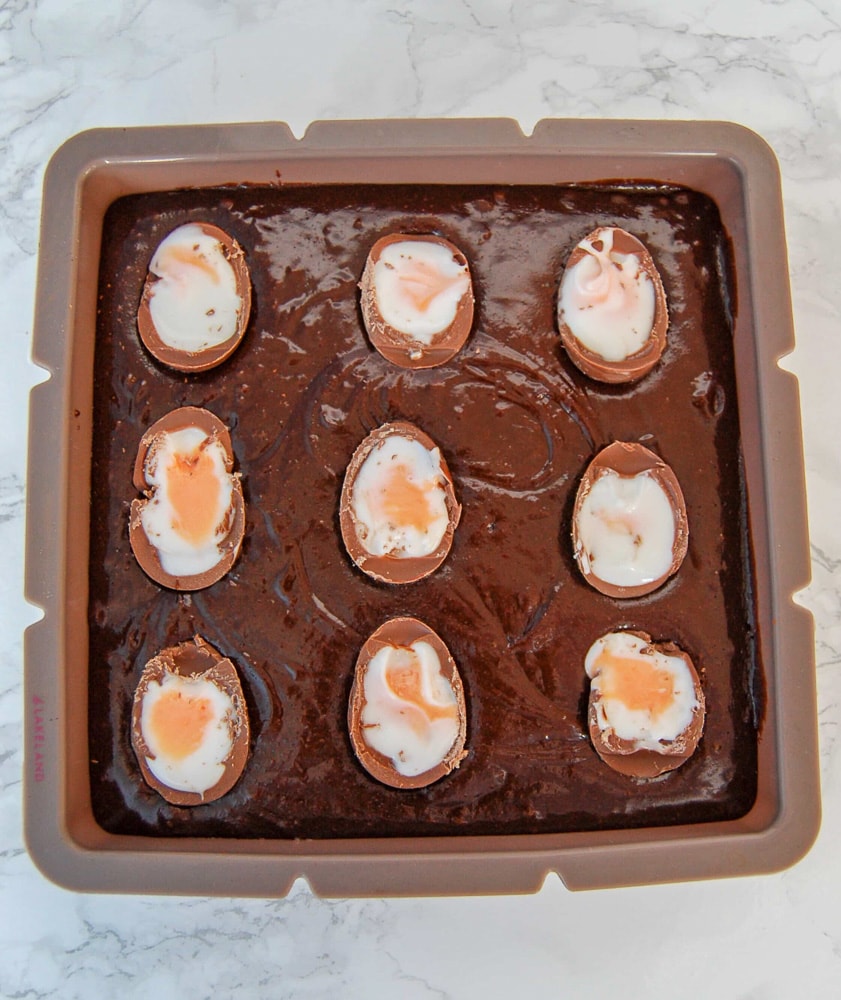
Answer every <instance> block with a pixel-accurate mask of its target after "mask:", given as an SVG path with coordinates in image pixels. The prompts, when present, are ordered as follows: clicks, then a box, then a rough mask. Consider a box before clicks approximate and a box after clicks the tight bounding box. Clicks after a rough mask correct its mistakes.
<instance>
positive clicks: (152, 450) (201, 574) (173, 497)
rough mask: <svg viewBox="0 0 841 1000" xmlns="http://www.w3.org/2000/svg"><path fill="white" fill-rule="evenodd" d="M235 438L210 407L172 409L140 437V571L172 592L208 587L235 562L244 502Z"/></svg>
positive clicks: (132, 531) (136, 548)
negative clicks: (237, 464)
mask: <svg viewBox="0 0 841 1000" xmlns="http://www.w3.org/2000/svg"><path fill="white" fill-rule="evenodd" d="M233 462H234V455H233V449H232V446H231V436H230V434H229V432H228V429H227V427H226V426H225V425H224V424H223V423H222V421H221V420H220V419H219V418H218V417H217V416H215V414H213V413H210V411H208V410H204V409H201V408H199V407H194V406H185V407H181V408H180V409H177V410H171V411H170V412H169V413H167V414H166V415H165V416H164V417H162V418H161V419H160V420H158V421H157V422H156V423H154V424H153V425H152V426H151V427H150V428H149V430H147V431H146V433H145V434H144V435H143V437H142V438H141V439H140V444H139V447H138V450H137V459H136V461H135V465H134V485H135V487H136V488H137V489H138V490H139V491H141V492H142V493H144V494H145V497H144V499H142V500H139V499H138V500H133V501H132V504H131V512H130V514H129V540H130V542H131V547H132V551H133V552H134V555H135V557H136V559H137V561H138V563H139V564H140V567H141V569H143V571H144V572H145V573H146V574H147V575H148V576H150V577H151V578H152V579H153V580H154V581H155V582H156V583H160V584H161V585H162V586H164V587H170V588H171V589H173V590H201V589H203V588H204V587H209V586H210V585H211V584H213V583H215V582H216V581H217V580H220V579H221V578H222V577H223V576H224V575H225V574H226V573H227V572H228V570H229V569H230V568H231V567H232V566H233V564H234V562H235V561H236V558H237V555H238V554H239V550H240V546H241V544H242V539H243V535H244V532H245V501H244V500H243V495H242V485H241V483H240V477H239V473H235V472H233V471H232V470H233Z"/></svg>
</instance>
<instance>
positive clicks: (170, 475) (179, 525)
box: [167, 447, 221, 544]
mask: <svg viewBox="0 0 841 1000" xmlns="http://www.w3.org/2000/svg"><path fill="white" fill-rule="evenodd" d="M220 490H221V484H220V482H219V477H218V476H217V474H216V469H215V468H214V465H213V459H212V457H211V456H210V455H209V454H208V453H207V451H206V450H205V449H204V448H201V447H200V448H196V449H195V450H194V451H191V452H181V453H178V454H176V455H174V456H173V459H172V461H171V462H170V464H169V466H168V467H167V494H168V496H169V501H170V503H171V504H172V513H173V518H172V527H173V528H174V529H175V531H177V532H178V534H179V535H181V536H182V537H183V538H186V539H187V541H188V542H192V543H194V544H200V543H202V542H204V541H205V540H206V539H207V537H208V536H209V535H211V534H212V533H213V532H214V531H215V530H216V523H217V508H218V505H219V492H220Z"/></svg>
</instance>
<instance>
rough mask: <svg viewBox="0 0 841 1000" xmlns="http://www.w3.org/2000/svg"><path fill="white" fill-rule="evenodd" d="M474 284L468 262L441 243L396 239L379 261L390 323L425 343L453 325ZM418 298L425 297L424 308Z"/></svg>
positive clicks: (381, 295)
mask: <svg viewBox="0 0 841 1000" xmlns="http://www.w3.org/2000/svg"><path fill="white" fill-rule="evenodd" d="M469 287H470V272H469V270H468V268H467V266H466V265H465V264H461V263H459V261H457V260H456V259H455V258H454V257H453V253H452V251H451V250H449V249H448V248H447V247H445V246H442V245H441V244H440V243H426V242H422V241H420V240H411V241H409V240H407V241H405V242H401V243H390V244H389V245H388V246H387V247H385V248H384V249H383V251H382V253H381V254H380V258H379V260H378V261H377V262H376V264H375V265H374V290H375V291H374V294H375V296H376V300H377V306H378V308H379V311H380V315H381V316H382V317H383V319H384V320H385V321H386V323H388V325H389V326H391V327H393V328H394V329H395V330H399V331H400V332H401V333H405V334H407V335H409V336H410V337H411V338H412V339H413V340H417V341H419V342H420V343H422V344H430V343H431V342H432V338H433V337H434V336H435V335H436V334H438V333H441V332H442V331H444V330H446V329H447V327H449V326H450V325H451V323H452V322H453V320H454V319H455V317H456V311H457V309H458V304H459V302H460V301H461V299H462V297H463V296H464V294H465V292H466V291H467V290H468V288H469ZM436 289H437V291H436ZM418 300H420V301H421V302H425V304H424V305H423V307H420V306H419V304H418Z"/></svg>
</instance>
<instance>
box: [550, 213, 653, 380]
mask: <svg viewBox="0 0 841 1000" xmlns="http://www.w3.org/2000/svg"><path fill="white" fill-rule="evenodd" d="M607 230H612V233H613V250H614V251H615V252H617V253H620V254H634V255H636V257H637V258H638V259H639V267H640V270H642V271H644V272H645V274H646V275H648V277H649V278H650V279H651V283H652V285H653V287H654V323H653V326H652V329H651V333H650V334H649V336H648V339H647V340H646V342H645V343H644V345H643V346H642V347H641V348H640V350H638V351H636V352H635V353H634V354H631V355H629V356H628V357H627V358H623V359H622V360H621V361H608V360H607V359H606V358H604V357H602V356H601V355H600V354H598V353H596V352H595V351H592V350H590V348H588V347H586V346H585V345H584V344H582V343H581V341H580V340H578V338H577V337H576V336H575V334H574V333H573V332H572V330H571V329H570V327H569V325H568V324H567V322H566V321H565V318H564V313H563V308H562V303H561V296H560V295H559V296H558V327H559V330H560V333H561V341H562V342H563V345H564V347H565V348H566V351H567V354H568V355H569V357H570V359H571V360H572V362H573V364H575V365H576V367H577V368H579V369H580V370H581V371H582V372H584V374H585V375H589V377H590V378H592V379H596V380H597V381H599V382H608V383H612V384H619V383H623V382H635V381H636V380H637V379H640V378H642V377H643V375H646V374H647V373H648V372H650V371H651V369H652V368H653V367H654V366H655V365H656V364H657V362H658V361H659V360H660V356H661V355H662V353H663V350H664V348H665V346H666V331H667V329H668V326H669V310H668V305H667V302H666V292H665V290H664V288H663V281H662V279H661V277H660V273H659V271H658V270H657V267H656V265H655V264H654V260H653V259H652V257H651V254H650V253H649V251H648V249H647V247H646V246H645V244H644V243H642V242H640V240H638V239H637V238H636V236H632V235H631V233H628V232H626V231H625V230H624V229H619V228H617V227H614V226H603V227H600V228H599V229H595V230H594V231H593V232H592V233H590V234H589V235H588V236H586V237H585V238H584V240H582V241H581V242H580V243H579V244H578V245H577V246H576V247H575V249H574V250H573V251H572V253H571V254H570V257H569V260H568V261H567V265H566V268H565V270H564V276H563V277H562V279H561V286H562V287H563V281H564V277H565V276H566V274H567V273H568V272H569V271H571V269H572V268H573V267H575V266H576V264H578V263H579V262H580V261H581V260H583V258H584V257H585V256H586V255H587V250H586V249H585V248H584V247H583V246H582V243H590V244H593V243H598V242H599V241H600V239H601V238H602V237H603V235H604V234H605V232H606V231H607Z"/></svg>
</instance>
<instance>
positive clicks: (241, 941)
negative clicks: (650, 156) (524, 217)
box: [0, 0, 841, 1000]
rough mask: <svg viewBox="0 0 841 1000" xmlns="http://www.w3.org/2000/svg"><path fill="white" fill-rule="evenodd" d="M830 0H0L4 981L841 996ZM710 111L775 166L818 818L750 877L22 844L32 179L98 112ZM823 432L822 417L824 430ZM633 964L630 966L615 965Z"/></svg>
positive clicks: (215, 989)
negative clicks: (769, 870) (768, 148)
mask: <svg viewBox="0 0 841 1000" xmlns="http://www.w3.org/2000/svg"><path fill="white" fill-rule="evenodd" d="M839 65H841V4H839V3H838V2H837V0H824V2H823V3H818V2H814V0H764V2H763V0H740V2H738V3H735V2H733V0H673V2H671V3H668V4H661V3H658V2H655V0H602V2H596V0H589V2H587V0H582V2H572V0H568V2H564V0H543V2H532V3H525V2H523V3H517V2H516V0H474V2H467V0H461V2H459V0H427V2H421V3H418V2H414V3H409V2H406V0H357V2H351V0H345V2H342V0H294V2H289V0H279V2H272V0H255V2H251V3H249V2H237V0H227V2H220V0H166V2H164V0H125V2H123V3H117V2H101V3H84V2H82V0H8V2H7V3H5V4H3V5H2V9H0V80H2V89H0V107H1V108H2V115H0V144H2V145H1V146H0V148H2V152H3V169H2V173H0V283H1V284H2V293H0V310H2V312H1V313H0V315H2V320H0V331H2V337H3V342H4V343H5V344H6V349H7V352H8V353H7V357H6V361H5V363H4V365H3V366H2V374H0V379H2V392H0V427H2V431H0V552H2V553H3V558H2V563H3V566H4V570H5V572H4V573H3V575H2V578H1V579H0V594H2V598H1V599H0V629H2V632H1V633H0V634H2V640H3V641H2V643H0V996H4V997H16V998H17V997H19V998H24V997H25V998H34V997H110V996H117V995H119V996H121V997H124V998H128V997H134V996H138V997H147V996H156V997H158V998H160V1000H168V998H170V997H172V998H181V997H185V996H186V997H191V998H192V997H210V996H220V997H225V996H231V995H234V994H235V993H237V995H239V996H243V997H263V996H266V997H293V996H294V997H366V998H368V1000H373V998H375V997H400V998H424V1000H425V998H432V997H437V998H442V997H453V998H461V997H466V998H471V997H488V998H493V997H507V996H510V995H520V996H524V997H526V996H527V997H535V998H543V997H546V998H549V997H552V998H554V997H559V996H567V995H568V996H582V995H585V990H586V995H587V996H589V997H591V998H598V997H614V996H620V995H627V994H628V993H630V995H632V996H639V995H645V996H646V997H647V998H648V1000H658V998H661V997H662V998H666V997H672V996H673V995H683V996H691V997H716V998H719V1000H726V998H737V997H744V998H752V1000H770V998H781V1000H783V998H785V1000H788V998H790V997H792V996H795V995H802V996H809V997H810V998H811V1000H821V998H830V997H838V996H839V995H841V852H839V850H838V842H839V838H841V740H839V719H841V670H839V661H841V606H840V605H839V593H840V591H839V582H841V527H840V526H839V524H840V523H841V522H840V520H839V517H838V511H839V509H841V452H839V448H838V434H837V425H838V402H837V401H838V386H839V382H841V345H840V344H839V340H838V316H839V313H841V282H839V280H838V274H837V270H838V267H837V262H836V258H837V247H836V244H837V235H836V234H837V232H838V230H839V226H841V75H839V71H838V67H839ZM466 115H470V116H476V115H479V116H511V117H514V118H517V119H519V121H520V122H521V124H522V125H523V126H524V127H525V128H526V129H527V130H528V129H529V128H530V127H531V126H532V125H533V124H534V122H535V121H537V120H538V119H540V118H542V117H551V116H557V117H563V116H572V117H575V116H598V117H620V116H626V117H637V118H645V117H667V118H721V119H729V120H734V121H737V122H741V123H743V124H745V125H747V126H749V127H751V128H753V129H755V130H757V131H758V132H760V133H761V134H762V135H763V136H764V137H765V138H766V139H767V140H768V141H769V142H770V143H771V144H772V145H773V147H774V148H775V149H776V152H777V154H778V156H779V158H780V163H781V167H782V174H783V183H784V195H785V210H786V222H787V229H788V242H789V250H790V257H791V282H792V290H793V297H794V311H795V321H796V328H797V331H798V347H797V350H796V352H795V354H794V355H793V356H792V357H791V358H790V359H789V360H788V362H787V364H789V365H790V367H791V368H792V369H793V370H794V371H795V372H796V373H797V374H798V375H799V377H800V379H801V383H802V386H801V388H802V396H803V422H804V437H805V454H806V467H807V476H808V489H809V509H810V519H811V532H812V542H813V550H812V554H813V568H814V580H813V583H812V585H811V586H810V587H809V588H808V590H807V591H806V592H805V593H804V595H803V601H804V602H805V604H806V605H807V606H808V607H809V608H810V609H811V610H812V611H813V612H814V614H815V616H816V622H817V662H818V693H819V703H818V710H819V720H820V740H821V768H822V779H823V787H824V823H823V830H822V834H821V836H820V838H819V840H818V842H817V844H816V846H815V847H814V849H813V850H812V851H811V853H810V854H809V855H808V856H807V857H806V859H805V860H804V861H802V862H801V863H800V864H798V865H797V866H795V867H794V868H793V869H791V870H789V871H786V872H784V873H782V874H779V875H773V876H766V877H761V878H747V879H737V880H731V881H719V882H708V883H699V884H686V885H673V886H665V887H655V888H647V889H633V890H614V891H610V892H601V893H585V894H572V893H569V892H567V891H566V890H565V889H564V888H563V887H562V885H561V884H560V883H559V882H558V880H557V879H554V878H553V879H551V880H550V881H549V882H548V883H547V884H546V886H545V887H544V889H543V890H542V891H541V892H540V893H539V894H537V895H536V896H526V897H513V898H507V897H498V898H496V897H495V898H489V899H458V898H454V899H439V900H402V901H401V900H396V901H386V900H370V901H338V902H323V901H320V900H318V899H316V898H314V897H313V896H312V895H311V894H310V893H309V891H308V889H307V888H306V886H305V885H303V884H298V885H296V887H295V889H294V890H293V892H292V894H291V895H290V897H289V898H288V899H286V900H279V901H277V900H276V901H261V900H248V901H242V900H225V899H222V900H206V899H155V898H136V897H135V898H129V897H108V896H104V897H99V896H82V895H75V894H72V893H69V892H66V891H64V890H61V889H58V888H55V887H54V886H52V885H51V884H49V883H48V882H46V881H45V880H44V879H43V877H42V876H41V875H40V874H39V873H38V872H37V871H36V870H35V868H34V867H33V866H32V864H31V862H30V861H29V858H28V856H27V854H26V852H25V850H24V848H23V845H22V834H21V806H20V791H21V782H20V773H21V763H22V754H21V731H22V729H21V714H22V695H21V673H22V667H21V632H22V629H23V627H24V626H25V625H26V624H27V623H28V622H29V621H31V620H32V619H33V618H34V617H35V615H34V612H33V611H32V609H30V608H29V607H28V606H27V605H26V604H25V602H24V601H23V598H22V572H23V570H22V565H23V498H24V489H25V483H24V479H25V474H24V468H25V463H24V459H25V444H24V442H25V425H26V418H25V414H26V402H27V392H28V389H29V386H30V385H31V384H33V383H34V382H35V381H37V380H38V378H39V373H38V372H37V370H36V369H35V368H33V367H32V366H31V365H30V363H29V361H28V355H29V350H30V334H31V328H32V305H33V297H34V287H35V266H36V250H37V240H38V228H37V227H38V218H39V209H40V184H41V179H42V174H43V169H44V165H45V163H46V161H47V159H48V157H49V156H50V154H51V153H52V151H53V150H54V149H55V148H56V147H57V146H59V145H60V144H61V142H62V141H63V140H64V139H66V138H67V137H69V136H70V135H72V134H74V133H75V132H78V131H79V130H81V129H85V128H89V127H91V126H99V125H140V124H151V123H195V122H213V121H257V120H271V119H275V120H286V121H288V122H289V123H290V124H291V126H292V128H293V130H294V131H295V132H296V133H297V134H301V133H302V131H303V130H304V128H305V127H306V125H307V123H308V122H310V121H311V120H313V119H318V118H349V117H398V116H466ZM827 429H829V430H830V433H828V434H827V433H826V431H827ZM632 984H633V985H632Z"/></svg>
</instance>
